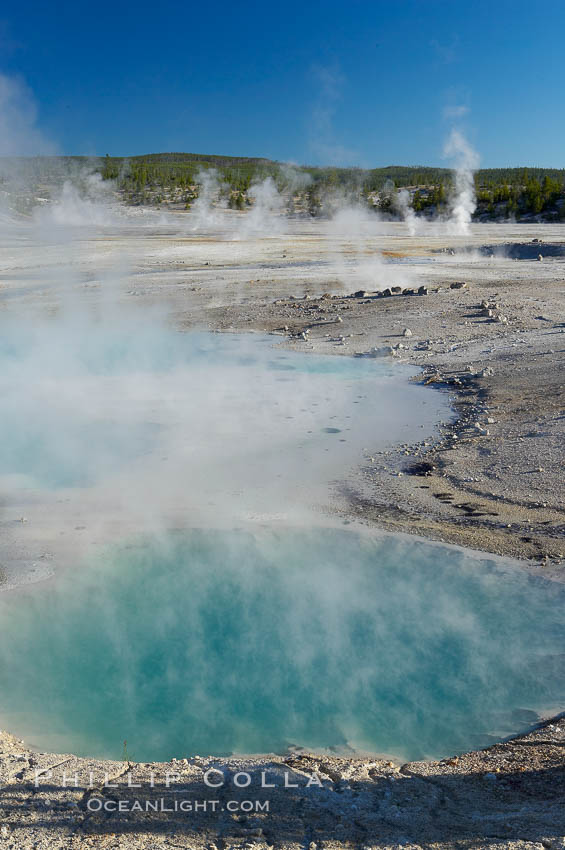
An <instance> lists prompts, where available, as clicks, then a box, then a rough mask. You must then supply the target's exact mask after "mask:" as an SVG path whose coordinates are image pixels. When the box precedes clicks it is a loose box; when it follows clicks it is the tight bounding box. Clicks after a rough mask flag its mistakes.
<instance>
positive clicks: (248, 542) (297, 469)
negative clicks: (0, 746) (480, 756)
mask: <svg viewBox="0 0 565 850" xmlns="http://www.w3.org/2000/svg"><path fill="white" fill-rule="evenodd" d="M28 325H29V323H26V324H25V325H23V326H22V327H16V326H14V327H11V328H10V327H8V328H5V332H4V333H3V335H2V337H1V342H0V392H1V395H2V399H3V417H2V419H1V420H0V437H1V439H0V487H1V490H2V493H4V494H9V498H10V499H12V503H13V505H14V506H17V513H16V507H12V506H11V503H9V502H7V503H6V505H7V506H6V507H5V509H4V516H5V518H6V517H7V518H6V521H5V523H4V530H5V535H6V536H10V535H11V537H10V540H11V545H12V550H13V552H17V551H19V549H18V547H19V548H20V549H22V551H24V553H25V557H26V558H28V559H29V560H31V559H38V560H37V563H43V562H40V561H39V559H40V558H41V557H43V553H44V552H45V551H46V550H49V553H50V556H51V557H53V559H54V563H55V572H56V578H55V580H53V581H50V582H48V583H45V584H43V585H38V586H37V587H36V588H32V589H27V590H22V589H20V590H18V591H16V593H12V594H8V593H5V594H3V595H1V596H0V722H1V725H2V726H3V727H4V728H7V729H10V730H13V731H14V732H17V733H19V734H22V735H25V737H26V739H27V740H28V741H29V742H30V743H32V744H36V745H37V746H39V747H40V748H41V749H44V750H47V749H49V750H54V751H59V752H69V751H73V752H76V753H79V754H85V755H92V756H94V755H98V756H108V757H112V758H120V757H121V755H122V748H123V741H124V740H127V742H128V753H129V755H130V757H132V758H134V759H138V760H149V759H168V758H170V757H172V756H177V757H181V756H188V755H190V754H194V753H200V754H204V753H229V752H245V753H256V752H266V751H273V750H282V749H284V748H285V747H287V746H289V745H291V744H294V745H301V746H305V747H313V748H328V747H334V748H337V750H338V751H341V750H343V751H348V749H347V748H349V747H352V748H355V749H358V750H366V751H371V752H387V753H391V754H397V755H399V756H402V757H411V758H414V757H419V756H427V755H442V754H447V753H452V752H455V751H457V750H463V749H466V748H468V747H474V746H478V745H480V744H482V743H485V742H487V741H488V740H489V736H495V737H500V736H504V735H508V734H511V733H513V732H517V731H519V730H521V729H523V728H525V727H527V726H528V724H529V723H531V722H532V720H533V719H534V718H535V714H534V712H535V711H537V710H540V709H544V708H546V707H548V706H552V707H553V706H556V705H562V704H563V699H564V697H565V694H564V693H563V688H562V687H560V685H559V683H560V682H562V681H563V676H562V675H561V674H562V667H563V658H562V655H561V654H560V652H561V649H562V643H563V637H564V623H563V617H562V614H561V611H562V610H563V608H562V606H563V601H564V600H563V590H562V589H561V588H560V587H557V586H554V585H552V584H549V583H545V582H542V581H535V580H533V579H531V578H529V577H527V576H526V575H525V574H523V573H522V572H520V571H518V570H515V569H513V568H511V567H510V566H507V567H503V566H501V565H500V564H499V563H494V562H492V561H489V560H488V559H486V558H485V559H482V560H479V559H476V558H474V557H472V556H469V555H465V554H464V553H462V552H460V551H458V550H455V549H448V548H442V547H439V546H434V545H432V544H427V543H424V542H422V541H419V540H414V541H408V540H401V539H399V538H395V537H390V536H371V535H360V534H357V533H354V532H352V531H347V530H341V531H340V530H335V529H328V528H320V527H316V526H317V523H316V521H315V517H316V513H315V512H314V511H313V510H312V509H313V508H314V507H315V506H316V505H323V504H327V501H328V494H329V493H330V492H331V483H332V482H333V481H334V480H338V481H339V480H341V479H343V477H345V476H346V475H347V473H348V472H349V471H350V470H352V469H355V468H357V467H358V466H359V465H360V464H362V463H368V462H369V461H368V460H367V455H368V454H369V453H372V452H375V450H377V449H378V448H379V447H385V446H386V445H388V444H390V443H391V442H392V441H394V440H397V441H400V440H406V441H414V440H416V439H425V438H429V437H430V436H431V435H432V434H433V430H434V423H435V422H436V421H437V420H438V419H439V418H442V417H443V418H445V417H446V416H447V415H449V413H448V409H447V407H446V404H445V400H444V399H443V398H442V397H440V396H439V395H438V394H434V393H431V392H430V391H429V390H427V389H424V388H422V387H419V386H416V385H409V384H408V383H407V382H406V380H405V376H406V374H407V370H406V369H405V368H404V367H401V366H398V365H394V364H383V363H381V362H375V361H365V360H352V359H350V358H345V357H317V356H313V355H299V354H294V353H289V352H285V351H281V350H277V349H274V348H273V347H272V343H273V340H272V339H270V340H269V339H265V338H260V337H252V338H242V337H236V336H225V335H216V334H184V335H183V334H175V333H173V332H172V331H169V330H166V329H164V328H163V327H162V326H161V325H160V324H159V323H156V324H155V325H154V326H153V325H151V324H147V323H143V324H142V325H135V323H134V324H133V325H131V324H130V325H128V324H124V323H117V324H116V325H115V326H114V325H112V324H111V323H100V324H90V323H87V326H86V327H84V326H82V325H81V322H77V321H76V317H73V321H71V322H68V323H66V324H65V323H63V328H62V330H61V333H60V334H57V333H54V332H53V328H52V327H51V326H49V325H48V324H46V325H45V326H42V325H41V324H36V325H35V326H33V328H32V330H30V327H29V326H28ZM23 510H25V511H26V514H27V516H26V519H28V520H29V522H27V523H20V522H17V521H16V519H17V517H18V516H19V514H20V511H23ZM10 511H11V512H12V513H11V514H10ZM277 522H278V523H279V524H280V527H279V528H278V529H277V527H276V525H275V523H277ZM172 528H176V529H179V530H178V531H176V532H171V531H170V529H172ZM12 538H13V539H12ZM126 540H127V541H128V543H127V544H126V543H125V542H124V541H126ZM63 543H64V545H63ZM65 547H66V548H65ZM12 550H10V552H12ZM63 551H65V552H66V553H67V560H66V563H67V568H65V569H59V570H57V569H56V565H57V558H58V557H59V556H60V555H61V553H62V552H63ZM7 552H8V547H7V544H6V542H5V543H4V546H3V551H2V566H3V569H4V572H5V574H7V575H8V577H9V578H10V577H11V578H15V579H16V580H17V579H18V575H19V574H18V569H19V567H17V568H14V569H13V570H12V573H10V569H11V568H10V559H9V557H8V556H7V554H6V553H7ZM69 553H71V555H72V557H71V558H70V559H69V557H68V556H69ZM8 554H10V553H8ZM22 557H23V556H22ZM16 561H17V558H16ZM17 563H19V562H17ZM34 563H35V562H34Z"/></svg>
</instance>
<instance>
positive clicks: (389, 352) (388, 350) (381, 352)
mask: <svg viewBox="0 0 565 850" xmlns="http://www.w3.org/2000/svg"><path fill="white" fill-rule="evenodd" d="M395 354H396V352H395V351H394V348H393V347H392V346H391V345H383V346H381V347H380V348H370V349H369V351H363V352H362V353H360V354H356V355H355V357H391V356H392V357H394V356H395Z"/></svg>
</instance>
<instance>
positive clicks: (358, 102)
mask: <svg viewBox="0 0 565 850" xmlns="http://www.w3.org/2000/svg"><path fill="white" fill-rule="evenodd" d="M564 34H565V2H563V0H545V2H543V3H536V4H534V3H533V2H532V1H531V0H528V2H525V1H524V0H512V2H510V0H490V2H484V0H475V2H459V0H452V2H440V0H422V2H419V0H397V2H395V0H388V2H381V0H373V2H357V1H356V0H349V2H338V0H325V2H319V0H313V2H312V1H310V2H308V0H303V2H296V0H289V2H286V3H284V4H278V3H267V4H265V3H256V2H245V0H240V2H238V3H236V2H231V3H227V2H223V0H215V2H211V3H202V2H200V3H197V4H196V3H190V2H185V3H175V2H170V0H161V2H160V3H154V2H153V3H147V2H145V0H139V2H137V3H135V4H134V3H132V2H127V3H126V2H123V0H115V2H113V3H111V4H110V3H108V2H106V0H100V1H99V2H96V3H88V4H86V3H83V4H77V3H76V2H73V3H70V2H57V0H53V2H51V3H46V2H44V0H43V2H28V3H22V2H20V3H15V2H13V0H8V2H5V3H4V4H3V5H2V8H1V10H0V72H1V73H2V74H5V75H8V77H12V76H14V75H17V76H19V78H20V80H23V81H25V84H26V85H27V87H28V88H29V90H30V91H31V93H32V94H33V97H34V99H35V101H36V104H37V109H38V116H37V122H38V124H39V126H40V128H41V130H42V131H43V133H44V134H45V135H46V136H48V137H49V138H51V139H52V140H54V142H55V143H56V145H57V148H58V150H59V152H60V153H67V154H105V153H110V154H112V155H134V154H141V153H150V152H159V151H190V152H202V153H225V154H233V155H242V156H258V155H259V156H267V157H272V158H273V159H279V160H288V161H295V162H298V163H313V164H336V165H361V166H363V167H371V166H381V165H388V164H405V165H408V164H442V163H443V160H442V147H443V142H444V139H445V137H446V135H447V134H448V132H449V130H450V128H451V126H453V125H454V124H455V125H457V126H458V127H461V128H462V129H463V130H464V131H465V133H466V134H467V136H468V138H469V139H470V141H471V143H472V145H473V146H474V147H475V148H476V149H477V150H478V152H479V154H480V157H481V165H483V166H484V167H489V166H492V167H495V166H504V165H540V166H553V167H564V166H565V108H564V107H565V102H564V101H565V93H564V92H565V86H564V81H565V74H564V70H565V41H564ZM0 118H1V116H0Z"/></svg>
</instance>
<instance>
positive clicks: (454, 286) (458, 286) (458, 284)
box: [449, 280, 467, 289]
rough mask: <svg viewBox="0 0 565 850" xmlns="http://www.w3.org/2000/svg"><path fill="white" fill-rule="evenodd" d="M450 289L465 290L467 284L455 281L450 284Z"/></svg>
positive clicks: (462, 281)
mask: <svg viewBox="0 0 565 850" xmlns="http://www.w3.org/2000/svg"><path fill="white" fill-rule="evenodd" d="M449 288H450V289H467V284H466V283H465V281H464V280H456V281H455V283H452V284H451V285H450V287H449Z"/></svg>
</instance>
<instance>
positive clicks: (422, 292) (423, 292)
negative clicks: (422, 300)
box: [418, 286, 429, 295]
mask: <svg viewBox="0 0 565 850" xmlns="http://www.w3.org/2000/svg"><path fill="white" fill-rule="evenodd" d="M428 292H429V290H428V287H427V286H419V287H418V295H427V294H428Z"/></svg>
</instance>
